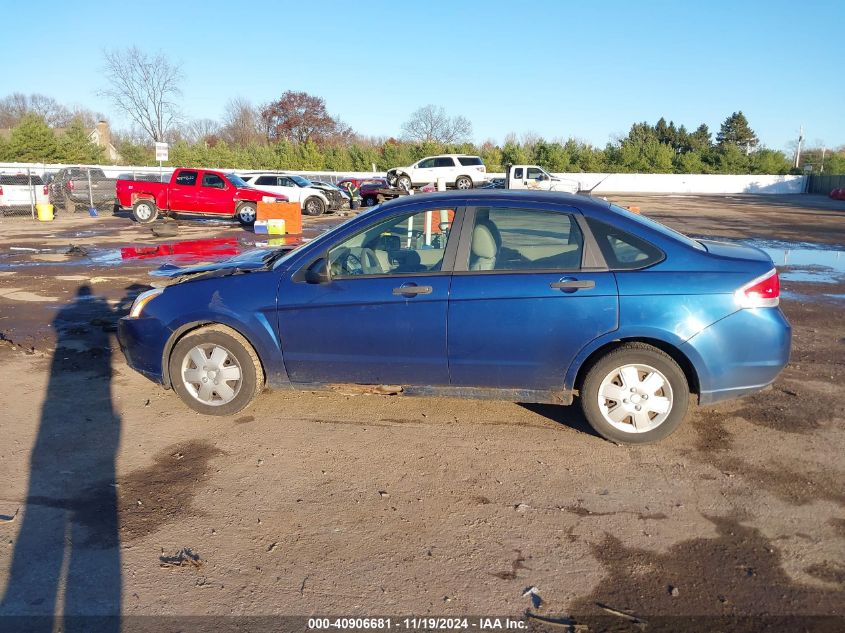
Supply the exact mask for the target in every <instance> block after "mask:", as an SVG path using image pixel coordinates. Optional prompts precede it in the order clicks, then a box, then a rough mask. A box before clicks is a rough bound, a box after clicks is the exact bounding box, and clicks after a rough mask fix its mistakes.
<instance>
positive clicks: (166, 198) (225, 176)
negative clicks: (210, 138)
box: [115, 168, 288, 225]
mask: <svg viewBox="0 0 845 633" xmlns="http://www.w3.org/2000/svg"><path fill="white" fill-rule="evenodd" d="M115 189H116V193H117V201H118V204H119V205H120V206H121V207H122V208H125V209H132V215H133V216H134V217H135V219H136V220H137V221H138V222H139V223H141V224H147V223H148V222H152V221H153V220H155V219H156V218H157V217H158V215H159V213H162V214H167V213H170V212H171V211H172V212H176V213H202V214H209V215H226V216H230V217H234V218H236V219H237V220H238V221H240V223H241V224H247V225H248V224H252V223H253V222H255V212H256V206H257V204H258V203H259V202H287V201H288V199H287V197H286V196H283V195H280V194H276V193H269V192H266V191H261V190H259V189H255V188H253V187H250V186H249V185H248V184H246V183H245V182H244V181H243V180H242V179H241V178H240V177H239V176H236V175H235V174H230V173H225V172H222V171H212V170H209V169H184V168H183V169H177V170H176V171H174V172H173V176H172V177H171V178H170V182H169V183H160V182H147V181H143V180H118V181H117V184H116V185H115Z"/></svg>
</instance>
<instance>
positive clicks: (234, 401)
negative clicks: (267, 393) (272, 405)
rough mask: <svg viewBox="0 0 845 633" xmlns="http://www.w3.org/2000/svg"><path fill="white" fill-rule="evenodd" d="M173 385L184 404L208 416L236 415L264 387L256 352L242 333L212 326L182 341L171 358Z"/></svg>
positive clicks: (193, 333) (180, 340) (201, 329)
mask: <svg viewBox="0 0 845 633" xmlns="http://www.w3.org/2000/svg"><path fill="white" fill-rule="evenodd" d="M169 369H170V382H171V384H172V385H173V389H174V390H175V391H176V393H177V394H179V397H180V398H181V399H182V401H183V402H184V403H185V404H187V405H188V406H189V407H191V408H192V409H193V410H194V411H199V412H200V413H204V414H206V415H232V414H234V413H237V412H238V411H240V410H242V409H244V408H245V407H246V406H247V405H248V404H249V403H250V402H252V400H253V399H254V398H255V397H256V396H257V395H258V394H259V393H260V392H261V390H262V389H263V387H264V372H263V370H262V369H261V362H260V361H259V359H258V355H257V354H256V353H255V350H254V349H253V348H252V346H251V345H250V344H249V342H248V341H247V340H246V339H245V338H244V337H243V336H241V335H240V334H238V333H237V332H235V331H234V330H231V329H229V328H227V327H224V326H219V325H211V326H207V327H203V328H200V329H198V330H194V331H192V332H190V333H188V334H186V335H185V336H184V337H183V338H181V339H179V341H178V342H177V343H176V345H175V346H174V348H173V352H172V353H171V355H170V365H169Z"/></svg>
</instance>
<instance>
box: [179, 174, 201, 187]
mask: <svg viewBox="0 0 845 633" xmlns="http://www.w3.org/2000/svg"><path fill="white" fill-rule="evenodd" d="M176 184H177V185H186V186H188V187H193V186H194V185H195V184H197V172H195V171H180V172H179V175H178V176H176Z"/></svg>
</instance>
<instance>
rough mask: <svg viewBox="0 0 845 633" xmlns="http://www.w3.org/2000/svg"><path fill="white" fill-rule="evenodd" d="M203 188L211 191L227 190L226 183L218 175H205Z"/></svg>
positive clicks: (203, 176)
mask: <svg viewBox="0 0 845 633" xmlns="http://www.w3.org/2000/svg"><path fill="white" fill-rule="evenodd" d="M202 186H203V187H209V188H211V189H225V188H226V182H225V181H224V180H223V179H222V178H221V177H220V176H218V175H217V174H203V175H202Z"/></svg>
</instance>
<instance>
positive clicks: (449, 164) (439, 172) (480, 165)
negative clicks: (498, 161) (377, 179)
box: [387, 154, 487, 189]
mask: <svg viewBox="0 0 845 633" xmlns="http://www.w3.org/2000/svg"><path fill="white" fill-rule="evenodd" d="M438 178H445V179H446V185H447V186H449V187H455V188H456V189H472V188H473V187H477V186H478V185H483V184H484V183H486V182H487V168H486V167H485V166H484V162H483V161H482V160H481V158H479V157H478V156H469V155H467V154H441V155H440V156H428V157H426V158H423V159H422V160H419V161H417V162H416V163H414V164H413V165H411V166H410V167H395V168H393V169H391V170H389V171H388V172H387V180H388V182H390V183H391V184H394V185H396V186H397V187H405V188H408V189H410V188H411V187H417V186H420V185H427V184H429V183H437V179H438Z"/></svg>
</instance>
